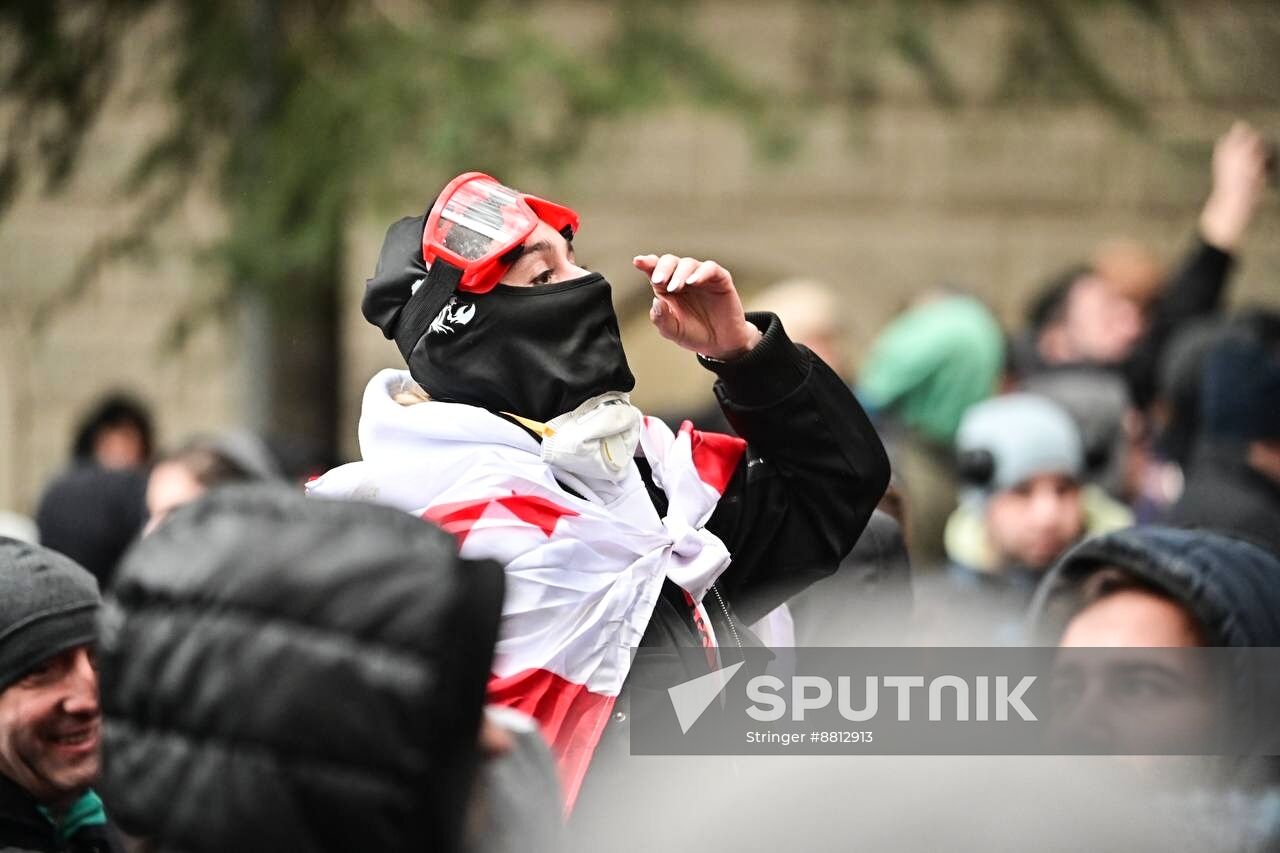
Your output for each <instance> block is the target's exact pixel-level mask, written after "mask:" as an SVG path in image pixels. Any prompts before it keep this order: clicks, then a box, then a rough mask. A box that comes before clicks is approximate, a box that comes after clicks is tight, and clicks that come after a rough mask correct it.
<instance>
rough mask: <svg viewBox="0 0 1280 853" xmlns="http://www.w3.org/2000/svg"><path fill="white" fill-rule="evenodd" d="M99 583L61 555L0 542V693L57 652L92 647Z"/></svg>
mask: <svg viewBox="0 0 1280 853" xmlns="http://www.w3.org/2000/svg"><path fill="white" fill-rule="evenodd" d="M100 602H101V598H100V597H99V596H98V582H97V581H96V580H94V577H93V575H91V574H89V572H88V571H87V570H86V569H84V568H81V566H80V565H79V564H77V563H76V562H75V561H73V560H71V559H70V558H69V557H64V556H63V555H62V554H59V553H58V552H57V551H51V550H50V549H48V548H42V547H40V546H39V545H32V544H30V543H29V542H20V541H18V540H17V539H9V538H7V537H0V691H3V690H4V689H5V688H6V687H8V686H9V685H10V684H12V683H13V682H15V681H17V680H18V679H19V678H21V677H22V676H23V675H24V674H26V673H27V672H28V671H30V670H31V669H32V668H33V667H35V666H36V664H38V663H40V662H41V661H43V660H46V659H48V658H49V657H51V656H53V655H55V654H57V653H58V652H61V651H64V650H66V649H69V648H72V647H73V646H78V645H81V644H84V643H89V642H93V640H94V638H95V637H96V636H97V628H96V623H95V621H94V620H95V617H96V615H97V610H98V605H99V603H100Z"/></svg>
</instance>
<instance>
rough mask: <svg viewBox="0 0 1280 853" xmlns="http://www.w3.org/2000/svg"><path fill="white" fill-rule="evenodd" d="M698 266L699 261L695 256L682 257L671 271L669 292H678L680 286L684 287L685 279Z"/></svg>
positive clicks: (668, 284) (668, 285)
mask: <svg viewBox="0 0 1280 853" xmlns="http://www.w3.org/2000/svg"><path fill="white" fill-rule="evenodd" d="M697 268H698V261H697V260H695V259H694V258H681V259H680V261H679V263H677V264H676V268H675V270H674V271H673V272H672V273H671V280H670V281H669V282H668V283H667V293H677V292H679V290H680V288H682V287H684V283H685V280H686V279H687V278H688V277H689V274H690V273H692V272H693V271H694V270H696V269H697Z"/></svg>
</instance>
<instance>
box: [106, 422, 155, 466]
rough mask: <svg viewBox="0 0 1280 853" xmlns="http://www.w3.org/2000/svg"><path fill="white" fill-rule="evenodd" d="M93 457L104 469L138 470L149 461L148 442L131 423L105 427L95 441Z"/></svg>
mask: <svg viewBox="0 0 1280 853" xmlns="http://www.w3.org/2000/svg"><path fill="white" fill-rule="evenodd" d="M93 456H94V458H95V459H96V460H97V462H98V464H99V465H101V466H102V467H103V468H112V469H123V468H137V467H138V466H140V465H143V464H145V463H146V461H147V454H146V442H145V441H143V438H142V433H141V432H139V431H138V428H137V427H136V426H134V425H133V424H131V423H123V424H116V425H115V426H108V427H103V429H102V430H101V431H100V432H99V433H98V435H97V437H96V438H95V439H94V440H93Z"/></svg>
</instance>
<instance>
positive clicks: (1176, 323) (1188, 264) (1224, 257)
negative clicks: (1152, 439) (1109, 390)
mask: <svg viewBox="0 0 1280 853" xmlns="http://www.w3.org/2000/svg"><path fill="white" fill-rule="evenodd" d="M1232 265H1233V258H1232V256H1231V255H1230V254H1228V253H1227V252H1224V251H1222V250H1221V249H1219V248H1217V247H1216V246H1212V245H1210V244H1208V243H1206V242H1205V241H1204V240H1203V239H1200V238H1199V237H1197V238H1196V240H1195V242H1194V243H1193V244H1192V246H1191V250H1190V251H1189V252H1188V253H1187V255H1186V257H1184V258H1183V260H1182V264H1181V265H1180V266H1179V267H1178V270H1177V271H1176V272H1175V273H1174V275H1173V276H1172V277H1171V278H1170V279H1169V284H1168V287H1166V288H1165V291H1164V293H1163V294H1162V295H1161V296H1160V298H1159V299H1158V300H1157V301H1156V303H1155V305H1154V306H1153V307H1152V314H1151V322H1150V325H1149V326H1148V329H1147V333H1146V334H1145V335H1144V336H1143V337H1142V339H1141V340H1140V341H1139V342H1138V345H1137V347H1136V348H1135V349H1134V352H1133V354H1132V355H1131V356H1130V357H1129V360H1128V362H1127V364H1126V370H1125V372H1126V379H1127V380H1128V383H1129V389H1130V392H1131V394H1132V396H1133V400H1134V402H1135V403H1137V404H1138V405H1139V406H1142V407H1145V406H1146V405H1147V404H1148V403H1150V402H1151V400H1152V399H1153V398H1154V396H1155V391H1156V375H1157V372H1158V370H1159V367H1160V359H1161V356H1162V355H1163V354H1164V348H1165V346H1166V345H1167V344H1168V343H1169V341H1170V340H1172V339H1173V337H1174V335H1176V334H1177V333H1178V331H1179V330H1180V329H1182V328H1183V327H1185V326H1186V325H1187V324H1188V323H1190V322H1192V321H1194V320H1197V319H1200V318H1202V317H1207V316H1210V315H1212V314H1215V313H1217V312H1218V311H1219V310H1220V309H1221V306H1222V298H1223V293H1224V291H1225V290H1226V284H1227V278H1228V276H1229V274H1230V272H1231V268H1232Z"/></svg>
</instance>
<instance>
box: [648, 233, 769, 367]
mask: <svg viewBox="0 0 1280 853" xmlns="http://www.w3.org/2000/svg"><path fill="white" fill-rule="evenodd" d="M632 263H633V264H634V265H635V267H636V269H638V270H640V272H642V273H644V274H645V275H646V276H648V278H649V285H650V287H652V288H653V305H652V307H651V308H650V309H649V319H650V320H652V321H653V325H654V326H656V327H657V329H658V333H659V334H660V335H662V336H663V337H664V338H666V339H667V340H669V341H672V342H674V343H676V344H678V345H679V346H681V347H683V348H684V349H687V350H690V351H692V352H696V353H700V354H702V355H705V356H709V357H710V358H716V359H721V360H728V359H731V358H736V357H737V356H740V355H742V354H744V353H746V352H747V351H748V350H750V349H751V348H752V347H753V346H755V345H756V343H757V342H758V341H759V340H760V330H759V329H757V328H756V327H755V326H754V325H752V324H751V323H750V322H748V321H747V318H746V316H745V314H743V311H742V300H741V299H739V298H738V291H737V289H736V288H734V286H733V276H731V275H730V274H729V271H728V270H727V269H725V268H724V267H722V266H720V265H719V264H718V263H716V262H715V261H699V260H697V259H696V258H681V257H677V256H676V255H662V256H658V255H638V256H636V257H635V258H634V259H633V260H632Z"/></svg>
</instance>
